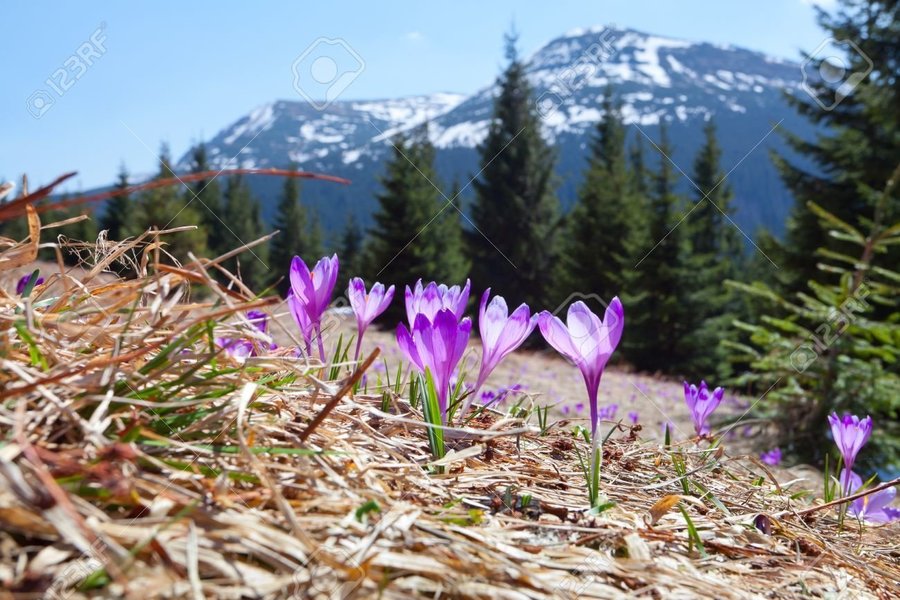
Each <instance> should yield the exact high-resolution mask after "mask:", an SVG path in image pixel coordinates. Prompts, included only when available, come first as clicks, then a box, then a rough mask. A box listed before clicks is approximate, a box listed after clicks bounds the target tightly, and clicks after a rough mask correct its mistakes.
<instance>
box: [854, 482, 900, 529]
mask: <svg viewBox="0 0 900 600" xmlns="http://www.w3.org/2000/svg"><path fill="white" fill-rule="evenodd" d="M848 473H849V475H850V476H849V478H848V477H847V474H848ZM841 487H842V488H844V489H845V490H847V493H846V494H845V495H849V494H853V493H854V492H856V491H858V490H859V489H860V488H861V487H862V478H861V477H860V476H859V475H857V474H856V473H854V472H853V471H848V470H847V469H841ZM896 497H897V488H896V487H889V488H886V489H883V490H881V491H880V492H875V493H874V494H869V495H868V496H863V497H862V498H857V499H856V500H854V501H853V502H851V503H850V508H849V512H850V514H852V515H853V516H855V517H857V518H858V519H860V520H861V521H866V522H868V523H890V522H891V521H897V520H900V508H894V507H892V506H889V504H890V503H891V502H893V501H894V498H896Z"/></svg>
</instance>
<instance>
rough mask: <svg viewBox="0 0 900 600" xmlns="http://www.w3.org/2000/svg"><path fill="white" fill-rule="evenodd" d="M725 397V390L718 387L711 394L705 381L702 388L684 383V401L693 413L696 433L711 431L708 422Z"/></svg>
mask: <svg viewBox="0 0 900 600" xmlns="http://www.w3.org/2000/svg"><path fill="white" fill-rule="evenodd" d="M724 396H725V388H721V387H717V388H716V389H714V390H713V391H712V392H710V391H709V388H708V387H707V386H706V382H705V381H701V382H700V387H697V386H696V385H694V384H692V383H688V382H687V381H685V382H684V401H685V403H686V404H687V406H688V409H689V410H690V411H691V420H692V421H693V422H694V431H696V432H697V435H702V434H704V433H707V432H708V431H709V427H708V426H707V424H706V420H707V419H709V416H710V415H711V414H712V413H713V411H715V410H716V409H717V408H718V407H719V404H721V403H722V398H723V397H724Z"/></svg>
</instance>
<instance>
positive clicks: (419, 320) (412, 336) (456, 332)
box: [397, 309, 472, 424]
mask: <svg viewBox="0 0 900 600" xmlns="http://www.w3.org/2000/svg"><path fill="white" fill-rule="evenodd" d="M471 332H472V321H471V319H469V318H468V317H466V318H464V319H463V320H462V321H460V320H459V318H458V317H457V316H456V314H455V313H454V312H453V311H451V310H449V309H441V310H439V311H438V312H437V314H436V315H435V317H434V321H433V322H432V321H430V320H429V319H428V317H426V316H425V315H423V314H419V315H417V316H416V320H415V323H414V324H413V328H412V332H411V333H410V331H409V330H408V329H407V328H406V325H404V324H403V323H400V325H398V326H397V344H398V345H399V346H400V349H401V350H402V351H403V353H404V354H405V355H406V357H407V358H408V359H409V361H410V362H411V363H412V364H413V365H415V366H416V368H417V369H419V371H421V372H422V373H424V372H425V369H426V368H427V369H428V370H429V371H430V372H431V376H432V377H433V378H434V385H435V388H436V389H437V394H438V405H439V406H440V409H441V419H442V420H443V422H444V424H446V423H447V408H448V402H447V397H448V394H449V391H450V379H451V378H452V377H453V371H454V369H456V365H457V364H458V363H459V361H460V359H461V358H462V355H463V353H464V352H465V351H466V344H468V343H469V334H470V333H471Z"/></svg>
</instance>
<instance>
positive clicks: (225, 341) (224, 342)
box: [215, 310, 278, 362]
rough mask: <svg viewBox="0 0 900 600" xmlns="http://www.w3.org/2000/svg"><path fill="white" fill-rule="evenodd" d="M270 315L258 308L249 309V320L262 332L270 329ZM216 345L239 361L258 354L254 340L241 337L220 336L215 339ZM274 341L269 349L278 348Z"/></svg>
mask: <svg viewBox="0 0 900 600" xmlns="http://www.w3.org/2000/svg"><path fill="white" fill-rule="evenodd" d="M268 319H269V316H268V315H267V314H266V313H264V312H260V311H258V310H250V311H247V320H248V321H250V323H252V324H253V325H254V326H255V327H256V328H257V329H259V330H260V331H261V332H262V333H267V332H268V329H269V324H268ZM215 342H216V346H219V347H220V348H222V350H223V351H224V352H225V354H227V355H228V356H230V357H231V358H233V359H235V360H237V361H238V362H244V360H246V359H247V357H248V356H256V355H257V352H256V348H255V347H254V345H253V342H252V341H250V340H246V339H241V338H227V337H218V338H216V340H215ZM277 347H278V346H276V345H275V344H273V343H270V344H269V350H274V349H275V348H277Z"/></svg>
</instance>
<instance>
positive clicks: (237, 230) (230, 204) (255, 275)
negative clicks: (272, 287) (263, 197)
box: [222, 175, 272, 292]
mask: <svg viewBox="0 0 900 600" xmlns="http://www.w3.org/2000/svg"><path fill="white" fill-rule="evenodd" d="M222 221H223V222H224V224H225V225H226V226H227V229H226V232H227V233H226V235H227V239H228V242H227V244H228V245H229V246H231V247H232V248H236V247H238V246H240V245H242V244H249V243H250V242H253V241H255V240H256V239H258V238H259V237H261V236H262V235H263V224H262V219H261V216H260V206H259V202H258V201H257V200H256V198H255V197H254V196H253V194H252V193H251V191H250V188H249V187H248V186H247V184H246V182H245V181H244V178H243V177H241V176H240V175H232V176H230V177H229V178H228V183H227V184H226V188H225V203H224V206H223V207H222ZM268 255H269V253H268V247H267V246H266V245H265V244H263V245H259V246H254V247H253V248H251V249H250V250H248V251H246V252H243V253H241V254H240V255H238V256H236V257H235V258H233V259H231V260H229V261H227V262H226V263H225V265H224V266H225V268H227V269H229V270H230V271H231V273H232V274H234V275H240V278H241V280H242V281H243V282H244V284H245V285H247V287H249V288H250V289H251V290H253V291H254V292H261V291H262V286H263V284H264V282H265V281H266V280H267V279H269V278H270V277H271V275H270V273H269V270H270V269H271V268H272V267H271V266H270V265H269V264H268Z"/></svg>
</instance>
